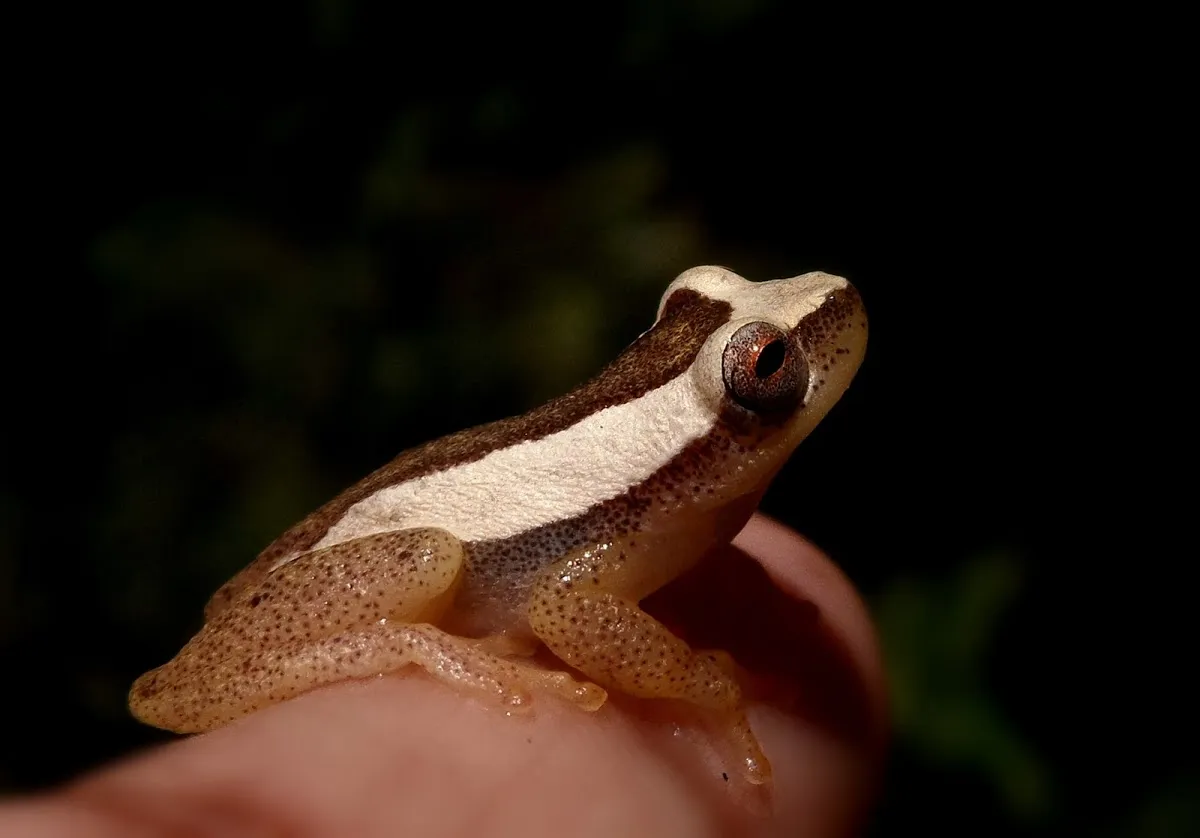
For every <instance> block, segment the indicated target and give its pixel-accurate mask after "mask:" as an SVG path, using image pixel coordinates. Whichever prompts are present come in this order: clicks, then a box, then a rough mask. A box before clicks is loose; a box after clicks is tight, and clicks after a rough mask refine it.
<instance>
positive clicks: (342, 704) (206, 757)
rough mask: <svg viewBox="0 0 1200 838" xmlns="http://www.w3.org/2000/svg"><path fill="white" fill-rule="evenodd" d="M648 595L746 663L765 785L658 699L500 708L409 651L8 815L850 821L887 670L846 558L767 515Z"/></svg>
mask: <svg viewBox="0 0 1200 838" xmlns="http://www.w3.org/2000/svg"><path fill="white" fill-rule="evenodd" d="M747 557H751V558H752V559H753V561H748V560H747ZM764 571H765V573H764ZM644 605H645V607H646V609H647V610H648V611H650V612H651V613H653V614H655V615H656V616H659V617H660V618H661V619H663V620H664V621H666V622H668V624H669V625H671V626H672V627H673V628H678V629H679V630H680V631H681V633H682V635H683V636H684V637H686V638H687V639H688V640H689V642H690V643H692V645H693V646H695V647H697V648H709V647H720V648H724V649H726V650H728V651H730V652H732V653H733V656H734V658H735V660H737V661H738V662H739V664H741V665H742V666H744V667H745V668H746V669H747V670H749V672H750V673H751V675H750V677H749V679H748V695H749V696H750V698H751V706H750V718H751V721H752V723H753V726H754V729H755V732H756V734H757V735H758V737H759V739H760V741H761V743H762V745H763V748H764V750H765V751H766V753H767V756H768V757H769V758H770V760H771V764H772V768H773V770H774V788H773V791H772V792H771V793H770V794H769V796H768V795H766V793H764V792H762V791H761V790H756V789H754V788H753V787H750V786H747V785H745V784H744V783H739V782H738V781H736V779H735V778H733V777H729V779H724V778H722V776H721V771H722V768H721V763H720V757H719V753H720V749H719V747H716V748H714V746H713V743H712V742H710V741H707V738H708V736H709V735H710V734H709V733H707V732H705V731H703V730H699V731H696V730H693V731H691V732H690V733H687V732H685V733H684V734H683V735H676V731H677V727H676V726H674V725H672V724H669V723H667V722H665V721H664V712H663V706H664V705H663V704H662V703H656V702H636V701H630V700H622V699H621V698H620V697H619V696H613V697H612V698H610V701H609V703H608V704H607V705H606V706H605V707H603V708H602V709H601V710H600V711H599V712H597V713H595V714H589V713H584V712H581V711H580V710H579V709H577V708H574V707H569V706H565V705H560V704H558V703H557V702H556V701H554V700H553V699H551V698H548V697H547V698H544V699H543V700H541V701H538V702H537V708H536V709H535V711H534V712H533V713H532V714H530V715H529V716H528V717H515V718H504V715H503V712H502V711H500V710H499V709H498V708H495V707H488V706H486V705H484V704H481V703H479V702H477V701H475V700H472V699H469V698H466V697H464V696H461V695H459V694H457V693H455V692H454V691H452V690H451V689H449V688H447V687H445V686H442V685H440V684H438V683H435V682H433V681H432V680H430V679H427V678H425V677H422V676H420V675H418V674H416V673H415V672H414V673H413V675H412V676H411V677H408V676H405V677H382V678H378V679H374V680H371V681H368V682H357V683H346V684H339V685H336V686H332V687H327V688H324V689H320V690H316V691H314V692H312V693H309V694H307V695H304V696H301V697H300V698H297V699H294V700H292V701H288V702H285V703H283V704H280V705H276V706H273V707H270V708H267V709H265V710H263V711H260V712H258V713H256V714H254V715H252V716H250V717H249V718H247V719H245V720H243V721H241V722H239V723H236V724H233V725H229V726H227V727H224V728H221V729H219V730H216V731H214V732H212V733H209V734H206V735H203V736H197V737H193V738H190V739H187V740H183V741H179V742H175V743H172V744H169V745H167V746H165V747H162V748H159V749H157V750H155V751H151V752H149V753H147V754H143V755H140V756H137V757H134V758H132V759H130V760H127V761H125V762H122V763H120V764H117V765H114V766H110V767H108V768H106V769H103V770H101V771H99V772H97V773H94V774H92V775H89V776H87V777H84V778H82V779H81V780H79V781H77V782H75V783H73V784H71V785H68V786H66V787H64V788H62V789H60V790H58V791H55V792H52V793H49V794H46V795H43V796H41V797H37V798H32V799H29V800H26V801H23V802H17V803H8V804H5V805H3V806H0V834H4V835H28V836H45V835H79V836H83V835H95V836H102V835H114V836H116V835H120V836H137V835H163V834H187V835H209V834H211V835H313V836H325V835H329V836H351V835H352V836H372V835H398V834H400V835H410V834H415V835H422V836H472V838H475V836H484V835H488V836H490V835H522V836H539V835H563V834H570V835H574V836H592V835H595V836H612V835H621V834H630V835H642V834H646V835H656V836H672V835H679V836H696V835H720V834H738V835H751V834H803V835H841V834H847V833H852V832H854V831H855V830H856V829H857V828H858V827H859V826H860V825H861V823H862V820H863V818H864V816H865V812H866V811H867V808H868V806H869V804H870V799H871V796H872V794H873V790H874V785H875V780H876V775H877V771H878V768H879V763H880V760H881V757H882V750H883V743H884V739H885V735H886V719H885V710H884V684H883V675H882V667H881V663H880V660H879V654H878V650H877V647H876V642H875V638H874V634H873V630H872V628H871V625H870V621H869V618H868V616H867V613H866V610H865V608H864V607H863V604H862V602H861V600H860V599H859V598H858V596H857V595H856V594H855V592H854V590H853V589H852V587H851V586H850V584H849V583H848V582H847V580H846V579H845V577H844V576H842V575H841V573H840V572H839V571H838V570H837V569H836V568H835V567H834V566H833V564H832V563H831V562H830V561H829V560H828V559H827V558H826V557H825V556H824V555H822V554H821V553H820V552H819V551H817V550H816V548H814V547H813V546H812V545H810V544H809V543H808V542H806V541H804V540H803V539H801V538H800V537H799V536H797V535H796V534H795V533H793V532H791V531H790V530H787V529H785V528H784V527H782V526H781V525H779V524H777V523H775V522H773V521H770V520H769V519H766V518H763V517H761V516H756V517H755V519H754V520H752V521H751V523H750V524H749V525H748V526H747V528H746V529H745V530H744V531H743V532H742V533H741V534H740V535H739V536H738V538H737V539H735V541H734V545H733V546H732V547H731V548H729V549H728V550H725V551H723V552H722V553H721V554H719V555H715V556H713V557H710V558H709V560H707V561H706V562H705V563H704V564H703V565H702V566H701V567H699V568H697V569H696V570H695V571H693V572H692V573H690V574H688V575H687V576H685V577H684V578H683V579H681V580H679V581H678V582H677V583H674V584H672V585H671V586H669V588H668V589H666V590H664V591H662V592H660V593H659V594H656V595H655V596H654V597H651V598H650V599H648V600H647V601H646V602H645V603H644ZM728 773H730V774H731V773H732V772H728Z"/></svg>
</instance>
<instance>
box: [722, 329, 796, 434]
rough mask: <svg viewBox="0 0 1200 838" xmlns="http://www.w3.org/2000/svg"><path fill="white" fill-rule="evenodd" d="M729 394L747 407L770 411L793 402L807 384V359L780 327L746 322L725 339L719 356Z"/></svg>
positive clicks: (778, 409) (777, 409) (759, 411)
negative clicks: (723, 352)
mask: <svg viewBox="0 0 1200 838" xmlns="http://www.w3.org/2000/svg"><path fill="white" fill-rule="evenodd" d="M721 372H722V375H723V376H724V378H725V390H726V391H727V392H728V393H729V397H730V398H731V399H733V400H734V401H735V402H737V403H738V404H740V405H741V406H742V407H744V408H746V409H747V410H753V411H754V412H756V413H774V412H777V411H780V410H786V409H788V408H790V407H792V406H794V405H795V404H796V403H797V402H799V401H800V400H801V399H802V398H803V397H804V393H805V391H806V390H807V387H808V362H807V361H806V360H805V359H804V354H803V353H802V352H801V351H800V349H799V347H797V346H795V345H794V344H793V343H792V341H790V340H788V335H787V333H786V332H784V331H783V330H781V329H779V328H778V327H776V326H772V325H771V324H770V323H764V322H762V321H759V322H756V323H747V324H746V325H745V326H742V327H741V328H740V329H738V330H737V331H736V332H734V333H733V337H731V338H730V339H729V343H727V344H726V345H725V354H724V356H723V357H722V359H721Z"/></svg>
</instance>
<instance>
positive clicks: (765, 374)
mask: <svg viewBox="0 0 1200 838" xmlns="http://www.w3.org/2000/svg"><path fill="white" fill-rule="evenodd" d="M786 354H787V346H785V345H784V342H783V341H781V340H773V341H771V342H770V343H768V344H767V345H766V346H764V347H763V348H762V352H759V353H758V360H757V361H755V362H754V374H755V375H757V376H758V377H759V378H770V377H771V376H773V375H774V374H775V373H777V372H779V368H780V367H782V366H783V358H784V356H785V355H786Z"/></svg>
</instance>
